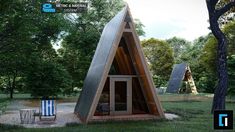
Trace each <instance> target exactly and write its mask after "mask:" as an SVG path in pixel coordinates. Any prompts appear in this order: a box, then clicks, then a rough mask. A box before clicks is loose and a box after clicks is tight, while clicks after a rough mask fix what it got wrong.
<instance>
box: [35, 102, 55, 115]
mask: <svg viewBox="0 0 235 132" xmlns="http://www.w3.org/2000/svg"><path fill="white" fill-rule="evenodd" d="M42 117H46V118H45V119H48V117H54V118H53V120H55V119H56V104H55V100H54V99H42V100H41V105H40V108H39V119H40V120H42V119H43V118H42Z"/></svg>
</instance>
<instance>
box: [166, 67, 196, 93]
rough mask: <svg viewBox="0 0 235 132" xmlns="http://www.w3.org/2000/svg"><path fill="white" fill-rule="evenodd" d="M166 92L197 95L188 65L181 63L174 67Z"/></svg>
mask: <svg viewBox="0 0 235 132" xmlns="http://www.w3.org/2000/svg"><path fill="white" fill-rule="evenodd" d="M166 92H167V93H193V94H197V88H196V86H195V83H194V80H193V76H192V73H191V70H190V67H189V65H188V64H186V63H181V64H175V65H174V68H173V70H172V72H171V77H170V80H169V82H168V87H167V89H166Z"/></svg>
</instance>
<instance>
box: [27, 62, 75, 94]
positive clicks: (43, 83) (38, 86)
mask: <svg viewBox="0 0 235 132" xmlns="http://www.w3.org/2000/svg"><path fill="white" fill-rule="evenodd" d="M30 65H33V66H32V68H31V69H29V71H28V75H27V78H26V83H27V87H28V88H29V89H30V91H29V92H30V93H31V95H32V96H33V97H49V96H57V95H58V94H61V93H72V91H73V88H72V87H71V80H72V79H71V76H70V75H69V73H68V72H67V71H66V70H65V69H64V68H63V66H62V65H60V64H56V63H52V62H49V61H43V60H40V59H38V60H37V59H36V60H35V61H34V62H32V63H31V64H30Z"/></svg>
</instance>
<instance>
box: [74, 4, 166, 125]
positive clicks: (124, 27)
mask: <svg viewBox="0 0 235 132" xmlns="http://www.w3.org/2000/svg"><path fill="white" fill-rule="evenodd" d="M124 32H130V34H131V37H132V41H133V44H134V47H135V51H133V52H134V53H133V54H134V57H136V58H135V59H136V64H134V65H136V67H137V68H138V69H141V70H139V73H138V74H139V75H140V76H141V79H142V80H143V81H145V83H144V87H145V91H146V93H147V96H146V98H147V99H146V100H147V101H148V103H149V104H148V105H149V106H148V107H149V108H150V111H151V113H152V114H154V115H157V116H159V117H164V113H163V111H162V107H161V104H160V101H159V99H158V98H157V96H156V93H155V90H154V84H153V80H152V77H151V75H150V72H149V70H148V68H147V63H146V61H145V57H144V55H143V52H142V50H141V46H140V40H139V38H138V35H137V33H136V31H135V29H134V24H133V19H132V17H131V14H130V11H129V7H128V6H126V7H125V8H124V9H123V10H122V11H120V12H119V13H118V14H117V15H116V16H115V17H114V18H113V19H112V20H111V21H110V22H109V23H107V24H106V25H105V27H104V30H103V32H102V35H101V38H100V41H99V43H98V46H97V48H96V51H95V55H94V57H93V60H92V62H91V65H90V68H89V70H88V73H87V76H86V78H85V81H84V86H83V90H82V92H81V95H80V97H79V99H78V102H77V105H76V107H75V113H76V114H77V115H78V117H79V118H80V120H81V121H82V122H85V123H87V122H88V121H89V120H90V119H91V118H92V116H93V115H94V112H95V109H96V106H97V103H98V100H99V98H100V95H101V92H102V90H103V87H104V84H105V81H106V78H107V77H108V74H109V70H110V68H111V65H112V62H113V60H114V57H115V54H116V51H117V48H118V44H119V42H120V41H121V38H122V35H123V33H124Z"/></svg>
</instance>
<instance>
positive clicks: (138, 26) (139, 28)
mask: <svg viewBox="0 0 235 132" xmlns="http://www.w3.org/2000/svg"><path fill="white" fill-rule="evenodd" d="M134 23H135V30H136V32H137V34H138V35H139V36H144V35H145V31H144V29H143V28H144V24H143V23H142V22H141V21H140V20H139V19H134Z"/></svg>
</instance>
